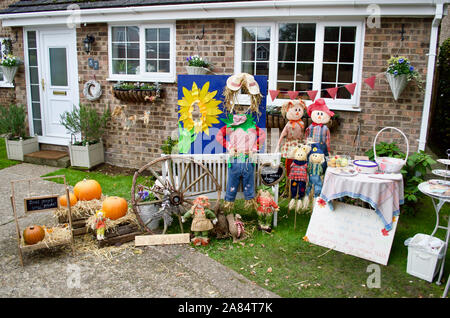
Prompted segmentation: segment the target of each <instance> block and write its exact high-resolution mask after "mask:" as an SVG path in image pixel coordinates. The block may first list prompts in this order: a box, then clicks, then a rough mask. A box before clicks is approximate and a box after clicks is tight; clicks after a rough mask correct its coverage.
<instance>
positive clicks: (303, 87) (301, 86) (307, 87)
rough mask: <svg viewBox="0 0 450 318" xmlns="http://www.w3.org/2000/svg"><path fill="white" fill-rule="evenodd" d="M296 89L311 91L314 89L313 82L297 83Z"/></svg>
mask: <svg viewBox="0 0 450 318" xmlns="http://www.w3.org/2000/svg"><path fill="white" fill-rule="evenodd" d="M295 90H296V91H310V90H312V83H297V84H296V85H295Z"/></svg>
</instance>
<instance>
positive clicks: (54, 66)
mask: <svg viewBox="0 0 450 318" xmlns="http://www.w3.org/2000/svg"><path fill="white" fill-rule="evenodd" d="M49 53H50V54H49V56H50V78H51V79H50V81H51V84H52V86H67V57H66V48H64V47H54V48H49Z"/></svg>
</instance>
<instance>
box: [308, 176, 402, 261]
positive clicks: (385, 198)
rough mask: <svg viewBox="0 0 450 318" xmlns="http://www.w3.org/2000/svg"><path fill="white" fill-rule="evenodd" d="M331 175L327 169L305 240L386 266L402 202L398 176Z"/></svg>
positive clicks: (400, 179) (399, 177)
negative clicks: (364, 204)
mask: <svg viewBox="0 0 450 318" xmlns="http://www.w3.org/2000/svg"><path fill="white" fill-rule="evenodd" d="M332 171H335V172H336V170H333V168H328V169H327V171H326V173H325V177H324V182H323V187H322V192H321V195H320V197H318V198H316V199H315V201H314V208H313V213H312V215H311V219H310V222H309V225H308V229H307V232H306V235H305V237H304V240H306V241H308V242H310V243H313V244H316V245H320V246H324V247H327V248H329V249H332V250H336V251H339V252H342V253H345V254H350V255H353V256H356V257H360V258H363V259H366V260H370V261H372V262H376V263H379V264H382V265H387V262H388V259H389V254H390V249H391V247H392V242H393V239H394V235H395V230H396V227H397V223H398V215H399V212H400V205H401V204H403V202H404V198H403V196H404V191H403V178H402V176H401V174H396V175H387V174H362V173H359V174H356V175H352V176H348V175H345V176H344V175H338V174H335V173H333V172H332ZM387 178H389V179H387ZM343 197H351V198H353V199H360V200H362V201H365V202H367V203H368V204H369V205H370V206H371V207H372V208H363V207H359V206H355V205H352V204H348V203H343V202H340V201H342V200H339V199H341V198H343ZM333 200H334V201H333Z"/></svg>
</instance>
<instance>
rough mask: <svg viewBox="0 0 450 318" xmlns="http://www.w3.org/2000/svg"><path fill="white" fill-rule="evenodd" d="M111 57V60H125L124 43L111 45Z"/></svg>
mask: <svg viewBox="0 0 450 318" xmlns="http://www.w3.org/2000/svg"><path fill="white" fill-rule="evenodd" d="M112 57H113V58H126V51H125V43H117V44H116V43H113V44H112Z"/></svg>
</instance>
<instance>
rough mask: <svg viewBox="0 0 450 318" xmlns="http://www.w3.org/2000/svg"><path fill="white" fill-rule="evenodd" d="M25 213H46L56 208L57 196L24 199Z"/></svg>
mask: <svg viewBox="0 0 450 318" xmlns="http://www.w3.org/2000/svg"><path fill="white" fill-rule="evenodd" d="M24 201H25V212H29V213H30V212H37V211H40V212H42V211H48V210H53V209H56V208H58V196H55V195H52V196H42V197H33V198H25V200H24Z"/></svg>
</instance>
